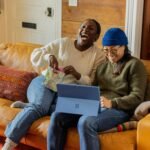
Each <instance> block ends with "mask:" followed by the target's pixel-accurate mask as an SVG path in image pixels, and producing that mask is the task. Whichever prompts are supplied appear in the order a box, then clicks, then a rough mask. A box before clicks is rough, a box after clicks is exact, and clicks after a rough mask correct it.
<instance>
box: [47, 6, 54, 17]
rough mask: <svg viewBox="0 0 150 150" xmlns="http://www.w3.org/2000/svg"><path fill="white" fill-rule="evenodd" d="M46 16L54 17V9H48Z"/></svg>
mask: <svg viewBox="0 0 150 150" xmlns="http://www.w3.org/2000/svg"><path fill="white" fill-rule="evenodd" d="M45 15H46V16H48V17H52V16H53V9H52V8H51V7H47V9H46V11H45Z"/></svg>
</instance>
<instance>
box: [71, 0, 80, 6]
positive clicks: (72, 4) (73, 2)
mask: <svg viewBox="0 0 150 150" xmlns="http://www.w3.org/2000/svg"><path fill="white" fill-rule="evenodd" d="M69 6H78V0H69Z"/></svg>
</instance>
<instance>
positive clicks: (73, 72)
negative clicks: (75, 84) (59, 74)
mask: <svg viewBox="0 0 150 150" xmlns="http://www.w3.org/2000/svg"><path fill="white" fill-rule="evenodd" d="M63 70H64V73H65V74H66V75H68V74H71V75H73V76H74V77H75V78H76V79H77V80H79V79H80V78H81V74H80V73H79V72H77V71H76V70H75V68H74V67H73V66H66V67H65V68H64V69H63Z"/></svg>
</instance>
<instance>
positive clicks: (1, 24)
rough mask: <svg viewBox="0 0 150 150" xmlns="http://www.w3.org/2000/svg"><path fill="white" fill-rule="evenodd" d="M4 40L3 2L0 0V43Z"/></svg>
mask: <svg viewBox="0 0 150 150" xmlns="http://www.w3.org/2000/svg"><path fill="white" fill-rule="evenodd" d="M2 42H5V17H4V3H3V1H2V0H0V43H2Z"/></svg>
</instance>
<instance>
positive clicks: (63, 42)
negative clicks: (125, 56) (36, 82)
mask: <svg viewBox="0 0 150 150" xmlns="http://www.w3.org/2000/svg"><path fill="white" fill-rule="evenodd" d="M49 55H55V57H56V58H57V61H58V63H59V66H60V67H66V66H68V65H72V66H73V67H74V68H75V69H76V70H77V71H78V72H79V73H80V74H81V78H80V80H77V82H78V83H79V84H88V85H90V84H91V82H92V80H93V78H94V75H95V71H96V68H97V66H98V64H100V63H101V62H102V61H103V60H104V59H105V57H104V54H103V52H102V51H101V50H100V49H99V48H97V47H96V46H95V45H93V46H92V47H90V48H89V49H87V50H85V51H82V52H81V51H79V50H77V49H76V48H75V46H74V40H72V39H69V38H61V39H58V40H56V41H53V42H51V43H49V44H48V45H46V46H44V47H41V48H37V49H35V50H34V51H33V52H32V54H31V62H32V64H33V66H34V67H35V68H37V69H38V68H40V67H42V68H43V67H47V66H48V59H49Z"/></svg>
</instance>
